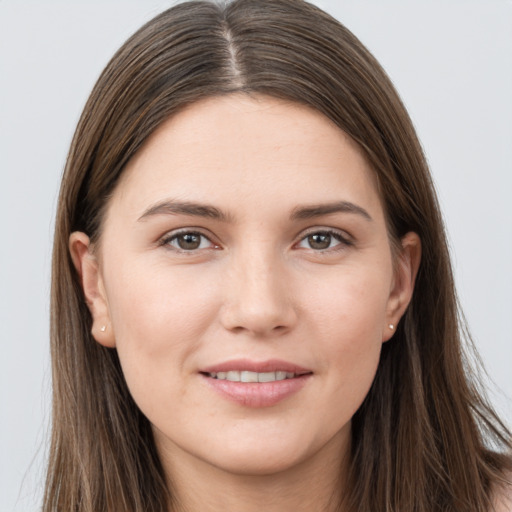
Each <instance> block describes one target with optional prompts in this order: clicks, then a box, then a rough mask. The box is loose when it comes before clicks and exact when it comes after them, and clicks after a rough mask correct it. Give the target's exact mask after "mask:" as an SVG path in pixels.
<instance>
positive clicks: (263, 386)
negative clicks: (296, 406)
mask: <svg viewBox="0 0 512 512" xmlns="http://www.w3.org/2000/svg"><path fill="white" fill-rule="evenodd" d="M311 375H312V374H311V373H308V374H305V375H301V376H299V377H294V378H293V379H285V380H276V381H274V382H232V381H229V380H222V379H212V378H211V377H208V376H207V375H202V377H203V379H204V380H205V381H206V383H207V384H208V385H209V386H210V387H211V388H212V389H214V390H215V391H216V392H217V393H219V394H220V395H222V396H223V397H224V398H227V399H228V400H231V401H232V402H236V403H238V404H240V405H243V406H246V407H271V406H272V405H277V404H278V403H279V402H281V401H282V400H284V399H286V398H288V397H290V396H292V395H294V394H295V393H298V392H299V391H300V390H301V389H302V388H303V387H304V385H305V384H306V382H307V381H308V380H309V378H310V377H311Z"/></svg>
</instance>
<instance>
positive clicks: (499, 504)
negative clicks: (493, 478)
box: [491, 472, 512, 512]
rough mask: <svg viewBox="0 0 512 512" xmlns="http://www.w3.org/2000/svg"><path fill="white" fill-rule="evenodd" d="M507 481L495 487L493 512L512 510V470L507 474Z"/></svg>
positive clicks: (511, 511) (508, 511)
mask: <svg viewBox="0 0 512 512" xmlns="http://www.w3.org/2000/svg"><path fill="white" fill-rule="evenodd" d="M505 481H506V483H502V484H499V485H496V487H495V488H494V491H493V499H492V505H493V507H492V509H491V510H492V512H512V472H509V473H507V474H506V475H505Z"/></svg>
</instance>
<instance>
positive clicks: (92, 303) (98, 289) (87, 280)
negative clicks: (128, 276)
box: [69, 231, 115, 348]
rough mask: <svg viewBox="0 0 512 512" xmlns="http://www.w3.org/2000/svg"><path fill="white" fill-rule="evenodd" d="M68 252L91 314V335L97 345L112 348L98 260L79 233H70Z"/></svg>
mask: <svg viewBox="0 0 512 512" xmlns="http://www.w3.org/2000/svg"><path fill="white" fill-rule="evenodd" d="M69 252H70V254H71V259H72V260H73V264H74V266H75V269H76V271H77V273H78V276H79V278H80V283H81V285H82V290H83V293H84V296H85V301H86V303H87V306H88V308H89V311H90V312H91V316H92V328H91V334H92V335H93V337H94V339H95V340H96V341H97V342H98V343H100V344H101V345H104V346H106V347H110V348H112V347H114V346H115V338H114V332H113V329H112V327H111V321H110V312H109V307H108V301H107V296H106V293H105V287H104V285H103V278H102V275H101V272H100V269H99V266H98V260H97V258H96V256H95V255H94V254H93V252H92V247H91V242H90V240H89V237H88V236H87V235H86V234H85V233H82V232H80V231H75V232H74V233H71V236H70V237H69Z"/></svg>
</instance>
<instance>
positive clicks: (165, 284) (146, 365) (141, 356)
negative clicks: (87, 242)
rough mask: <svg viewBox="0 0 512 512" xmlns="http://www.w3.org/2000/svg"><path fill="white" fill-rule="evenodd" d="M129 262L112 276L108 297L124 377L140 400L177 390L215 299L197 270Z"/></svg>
mask: <svg viewBox="0 0 512 512" xmlns="http://www.w3.org/2000/svg"><path fill="white" fill-rule="evenodd" d="M114 261H115V260H114ZM117 261H121V260H117ZM131 263H132V264H129V265H120V266H118V267H117V268H116V269H115V271H111V272H110V274H109V281H108V283H107V285H108V286H107V296H108V297H109V310H110V314H111V321H112V327H113V329H114V333H115V340H116V348H117V351H118V354H119V358H120V361H121V365H122V368H123V373H124V375H125V378H126V381H127V384H128V386H129V387H130V390H131V392H132V394H133V395H134V398H135V400H136V401H138V398H139V397H140V396H141V394H142V393H143V394H144V395H147V394H148V393H156V392H157V391H158V392H161V391H162V390H164V392H165V390H166V389H167V390H168V391H171V390H173V389H175V386H177V385H179V382H180V379H179V377H182V376H183V375H184V374H186V373H187V371H188V370H189V367H188V366H187V364H188V365H190V361H191V359H190V355H191V354H193V353H194V351H195V350H196V349H197V347H198V345H199V344H200V340H201V339H202V337H203V334H204V332H205V330H207V329H208V328H209V326H210V325H211V322H212V321H213V319H214V318H215V316H216V311H217V300H216V294H215V293H216V292H215V286H213V283H211V282H210V283H209V285H206V284H205V280H204V279H202V278H201V272H200V271H198V270H197V269H195V270H193V269H190V268H186V267H185V266H184V267H183V268H174V269H173V271H172V272H170V271H169V269H168V268H166V267H165V266H163V265H153V266H151V265H147V264H142V263H141V264H140V265H137V264H136V262H131ZM173 386H174V387H173Z"/></svg>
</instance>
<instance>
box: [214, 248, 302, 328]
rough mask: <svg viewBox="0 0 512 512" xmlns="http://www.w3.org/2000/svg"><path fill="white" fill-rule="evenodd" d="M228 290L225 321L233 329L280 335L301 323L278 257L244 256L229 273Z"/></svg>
mask: <svg viewBox="0 0 512 512" xmlns="http://www.w3.org/2000/svg"><path fill="white" fill-rule="evenodd" d="M224 293H225V300H224V303H223V307H222V311H221V315H220V316H221V322H222V324H223V326H224V328H225V329H227V330H229V331H231V332H244V333H246V334H249V335H251V336H256V337H268V336H277V335H280V334H284V333H285V332H288V331H290V330H291V329H292V328H293V327H294V325H295V323H296V322H297V311H296V308H295V307H294V297H293V293H292V289H291V286H290V280H289V279H287V273H286V271H285V269H284V268H283V265H282V264H281V262H279V261H278V258H276V257H272V256H270V255H269V256H264V255H263V254H258V255H255V254H254V253H252V254H251V255H250V256H247V257H243V256H241V257H240V258H239V260H238V262H236V263H234V264H233V266H232V268H231V269H230V272H228V276H227V281H226V282H225V283H224Z"/></svg>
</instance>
